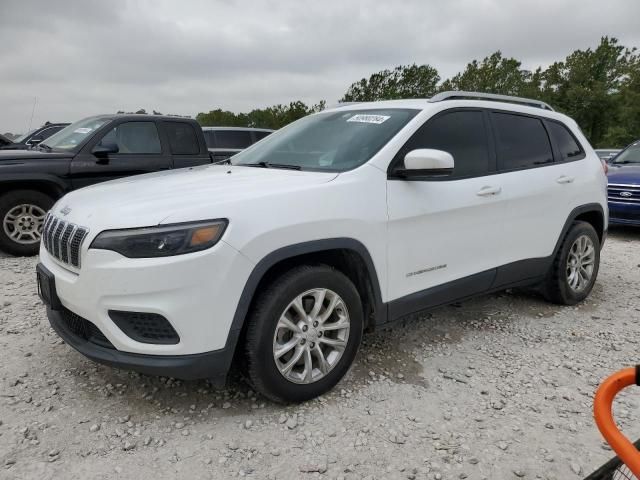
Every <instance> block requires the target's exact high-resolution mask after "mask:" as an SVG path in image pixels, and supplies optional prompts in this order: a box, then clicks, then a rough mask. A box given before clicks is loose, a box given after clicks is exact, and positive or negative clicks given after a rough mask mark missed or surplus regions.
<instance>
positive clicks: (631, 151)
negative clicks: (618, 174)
mask: <svg viewBox="0 0 640 480" xmlns="http://www.w3.org/2000/svg"><path fill="white" fill-rule="evenodd" d="M613 163H614V164H615V165H625V164H628V163H640V142H636V143H634V144H633V145H631V146H630V147H629V148H627V149H626V150H624V151H623V152H622V153H620V154H619V155H618V156H617V157H615V158H614V160H613Z"/></svg>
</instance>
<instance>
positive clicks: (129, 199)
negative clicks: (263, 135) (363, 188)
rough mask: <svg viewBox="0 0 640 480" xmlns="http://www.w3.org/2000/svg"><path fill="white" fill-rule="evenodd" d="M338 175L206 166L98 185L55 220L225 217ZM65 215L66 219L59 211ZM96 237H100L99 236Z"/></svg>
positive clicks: (154, 221) (119, 222)
mask: <svg viewBox="0 0 640 480" xmlns="http://www.w3.org/2000/svg"><path fill="white" fill-rule="evenodd" d="M337 175H338V174H336V173H324V172H301V171H295V170H283V169H275V168H260V167H239V166H228V165H207V166H204V167H193V168H184V169H179V170H169V171H164V172H158V173H151V174H146V175H138V176H135V177H127V178H123V179H120V180H114V181H110V182H105V183H100V184H97V185H94V186H91V187H86V188H82V189H80V190H76V191H74V192H71V193H69V194H67V195H66V196H64V197H63V198H62V199H61V200H60V201H58V203H57V204H56V205H55V206H54V207H53V209H52V211H53V212H54V214H56V215H57V216H61V217H63V218H65V219H66V220H68V221H70V222H72V223H76V224H78V225H82V226H85V227H89V228H90V229H93V226H97V227H99V228H100V229H101V230H105V229H112V228H132V227H143V226H152V225H158V224H160V223H178V222H185V221H195V220H206V219H214V218H226V217H227V216H228V215H229V212H230V211H231V210H232V209H231V205H237V204H238V203H240V202H244V203H247V202H258V201H261V200H264V199H265V198H266V197H269V196H273V195H281V194H282V193H285V192H291V191H295V190H304V189H307V188H309V187H311V186H313V185H318V184H321V183H326V182H329V181H331V180H333V179H334V178H336V176H337ZM63 209H64V210H65V211H67V215H64V214H62V213H61V210H63ZM96 233H97V232H96Z"/></svg>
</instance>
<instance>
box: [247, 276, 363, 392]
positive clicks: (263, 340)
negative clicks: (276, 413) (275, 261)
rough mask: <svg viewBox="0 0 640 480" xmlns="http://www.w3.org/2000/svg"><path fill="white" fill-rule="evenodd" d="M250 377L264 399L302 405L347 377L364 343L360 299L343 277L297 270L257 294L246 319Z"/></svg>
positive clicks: (351, 284) (349, 282)
mask: <svg viewBox="0 0 640 480" xmlns="http://www.w3.org/2000/svg"><path fill="white" fill-rule="evenodd" d="M248 322H249V323H248V330H247V336H246V343H245V355H246V370H247V372H246V373H247V376H248V378H249V380H250V382H251V383H252V384H253V386H254V387H255V388H256V390H258V391H259V392H260V393H262V394H263V395H265V396H267V397H269V398H271V399H273V400H275V401H278V402H301V401H304V400H308V399H311V398H314V397H317V396H318V395H322V394H323V393H325V392H327V391H328V390H330V389H331V388H333V387H334V386H335V385H336V383H338V382H339V381H340V379H341V378H342V377H343V376H344V374H345V373H346V372H347V370H348V369H349V367H350V366H351V364H352V363H353V359H354V358H355V355H356V352H357V350H358V346H359V345H360V340H361V338H362V328H363V314H362V305H361V301H360V296H359V295H358V291H357V290H356V288H355V286H354V285H353V283H352V282H351V281H350V280H349V279H348V278H347V277H346V276H345V275H344V274H342V273H341V272H339V271H337V270H335V269H333V268H331V267H329V266H324V265H319V266H313V267H312V266H301V267H296V268H294V269H292V270H290V271H289V272H287V273H285V274H284V275H282V276H281V277H279V278H278V279H277V280H275V281H274V282H273V283H272V284H271V285H270V286H269V287H268V288H267V289H266V290H265V291H264V292H262V293H261V294H259V296H258V298H257V300H256V302H255V306H254V308H253V310H252V311H251V313H250V316H249V319H248Z"/></svg>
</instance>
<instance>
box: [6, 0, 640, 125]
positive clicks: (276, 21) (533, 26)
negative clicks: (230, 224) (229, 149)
mask: <svg viewBox="0 0 640 480" xmlns="http://www.w3.org/2000/svg"><path fill="white" fill-rule="evenodd" d="M0 2H1V5H0V132H13V133H17V132H23V131H25V130H26V129H27V128H28V126H29V123H30V118H31V111H32V107H33V104H34V97H37V104H36V108H35V114H34V117H33V121H32V126H34V127H35V126H37V125H40V124H42V123H43V122H45V121H47V120H49V121H68V122H71V121H75V120H78V119H80V118H82V117H85V116H89V115H93V114H97V113H112V112H116V111H117V110H121V109H123V110H128V111H130V110H137V109H139V108H145V109H147V111H151V109H156V110H159V111H161V112H163V113H175V114H182V115H191V116H195V114H197V113H198V112H201V111H209V110H211V109H214V108H223V109H229V110H233V111H247V110H250V109H252V108H258V107H266V106H269V105H273V104H276V103H285V102H289V101H292V100H297V99H300V100H303V101H305V102H307V103H316V102H317V101H319V100H321V99H326V100H327V101H328V102H329V103H330V104H331V103H334V102H335V101H337V100H338V99H339V98H340V97H341V96H342V95H343V93H344V92H345V90H346V89H347V88H348V86H349V85H350V84H351V83H352V82H354V81H356V80H359V79H360V78H362V77H368V76H369V74H371V73H373V72H376V71H379V70H381V69H383V68H390V67H393V66H396V65H399V64H407V63H414V62H415V63H418V64H421V63H429V64H431V65H433V66H435V67H436V68H437V69H438V71H439V72H440V75H441V77H443V78H444V77H447V76H450V75H452V74H455V73H456V72H458V71H459V70H461V69H463V68H464V66H465V65H466V63H467V62H469V61H470V60H472V59H474V58H479V59H480V58H483V57H484V56H486V55H488V54H490V53H492V52H494V51H495V50H502V52H503V54H505V55H507V56H514V57H516V58H518V59H520V60H521V61H522V62H523V64H524V66H525V67H527V68H532V67H535V66H537V65H547V64H549V63H551V62H553V61H555V60H560V59H563V58H564V57H565V56H566V55H567V54H568V53H570V52H571V51H573V50H575V49H577V48H587V47H590V46H595V45H597V43H598V41H599V39H600V37H601V36H603V35H612V36H616V37H617V38H618V39H620V41H621V43H622V44H624V45H627V46H640V26H639V25H640V24H639V19H640V1H638V0H608V1H605V0H522V1H520V0H518V1H514V0H509V1H507V0H502V1H498V0H448V1H439V0H415V1H402V0H394V1H390V0H361V1H356V0H354V1H350V0H335V1H334V0H322V1H319V0H315V1H306V0H278V1H275V0H265V1H258V0H256V1H249V0H247V1H240V0H236V1H234V0H226V1H222V0H220V1H214V0H202V1H197V0H194V1H190V0H180V1H162V0H153V1H151V0H149V1H124V0H123V1H109V0H99V1H88V0H77V1H67V0H57V1H50V0H42V1H39V2H35V1H28V0H15V1H14V0H0Z"/></svg>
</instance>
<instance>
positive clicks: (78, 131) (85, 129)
mask: <svg viewBox="0 0 640 480" xmlns="http://www.w3.org/2000/svg"><path fill="white" fill-rule="evenodd" d="M90 131H91V129H90V128H87V127H80V128H76V129H75V130H74V131H73V133H82V134H86V133H89V132H90Z"/></svg>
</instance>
